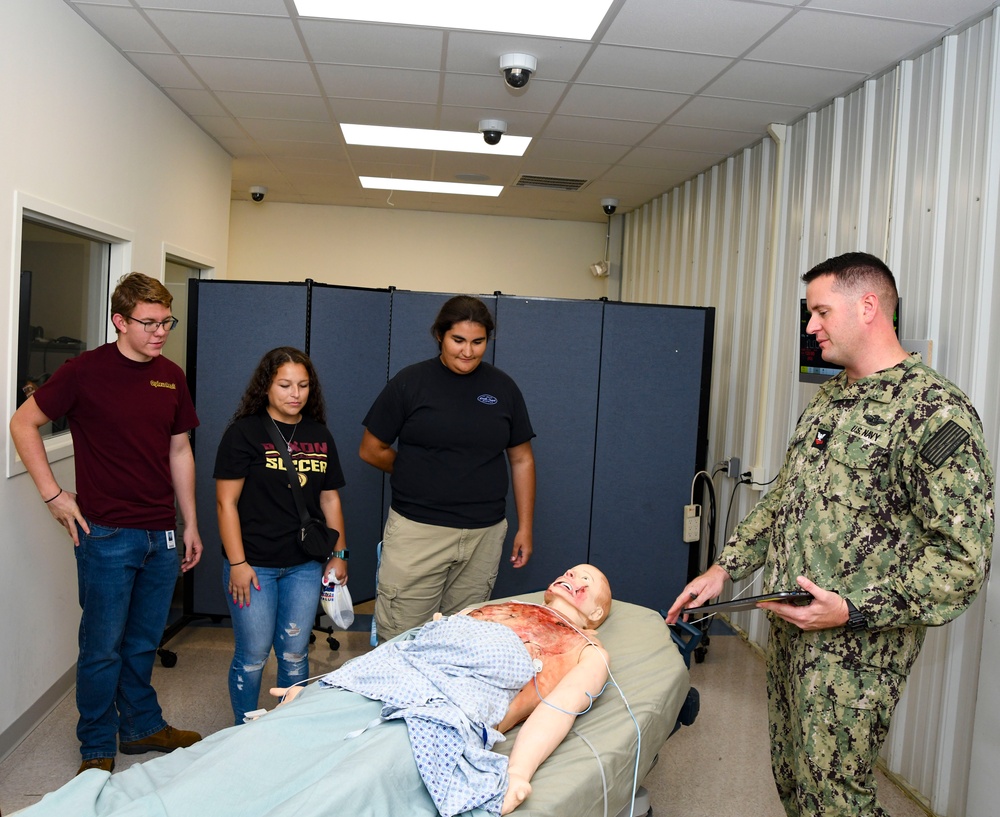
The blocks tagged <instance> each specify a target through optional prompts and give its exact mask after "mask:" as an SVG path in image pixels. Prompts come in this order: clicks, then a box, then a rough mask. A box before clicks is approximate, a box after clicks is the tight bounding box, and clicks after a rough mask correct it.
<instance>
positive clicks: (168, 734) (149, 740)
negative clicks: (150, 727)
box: [118, 726, 201, 755]
mask: <svg viewBox="0 0 1000 817" xmlns="http://www.w3.org/2000/svg"><path fill="white" fill-rule="evenodd" d="M199 740H201V735H199V734H198V733H197V732H186V731H184V730H183V729H174V727H172V726H164V727H163V728H162V729H161V730H160V731H159V732H154V733H153V734H152V735H147V736H146V737H144V738H140V739H139V740H130V741H127V742H125V741H122V742H121V743H119V744H118V750H119V751H121V752H122V753H124V754H126V755H141V754H143V753H144V752H172V751H174V749H182V748H184V747H185V746H190V745H191V744H193V743H197V742H198V741H199Z"/></svg>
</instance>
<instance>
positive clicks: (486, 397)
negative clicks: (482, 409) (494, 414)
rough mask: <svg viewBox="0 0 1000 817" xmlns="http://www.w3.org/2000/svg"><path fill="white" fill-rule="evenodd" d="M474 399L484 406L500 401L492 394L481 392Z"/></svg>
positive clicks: (493, 404)
mask: <svg viewBox="0 0 1000 817" xmlns="http://www.w3.org/2000/svg"><path fill="white" fill-rule="evenodd" d="M476 399H477V400H478V401H479V402H480V403H482V404H483V405H484V406H495V405H496V404H497V403H499V402H500V401H499V400H497V399H496V398H495V397H494V396H493V395H492V394H481V395H479V397H477V398H476Z"/></svg>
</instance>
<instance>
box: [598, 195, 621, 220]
mask: <svg viewBox="0 0 1000 817" xmlns="http://www.w3.org/2000/svg"><path fill="white" fill-rule="evenodd" d="M601 208H602V209H603V210H604V215H606V216H613V215H614V214H615V210H617V209H618V199H610V198H609V199H601Z"/></svg>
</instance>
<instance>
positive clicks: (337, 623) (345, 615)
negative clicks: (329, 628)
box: [321, 577, 354, 630]
mask: <svg viewBox="0 0 1000 817" xmlns="http://www.w3.org/2000/svg"><path fill="white" fill-rule="evenodd" d="M331 578H332V580H333V584H324V585H323V595H322V596H321V599H322V602H323V612H325V613H326V614H327V615H328V616H329V617H330V620H331V621H332V622H333V626H334V627H337V628H338V629H340V630H346V629H347V628H348V627H350V626H351V625H352V624H353V623H354V602H353V601H351V591H350V590H348V589H347V585H346V584H341V583H340V582H338V581H337V579H336V577H331Z"/></svg>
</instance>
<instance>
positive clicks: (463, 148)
mask: <svg viewBox="0 0 1000 817" xmlns="http://www.w3.org/2000/svg"><path fill="white" fill-rule="evenodd" d="M340 129H341V130H342V131H343V133H344V139H345V141H346V142H347V144H349V145H374V146H376V147H383V148H412V149H415V150H449V151H454V152H456V153H491V154H494V155H500V156H523V155H524V151H526V150H527V149H528V145H529V144H531V137H530V136H507V135H504V137H503V138H502V139H501V140H500V143H499V144H496V145H487V144H486V142H485V141H484V140H483V135H482V134H481V133H479V132H476V133H465V132H463V131H451V130H425V129H421V128H387V127H383V126H381V125H341V126H340Z"/></svg>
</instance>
